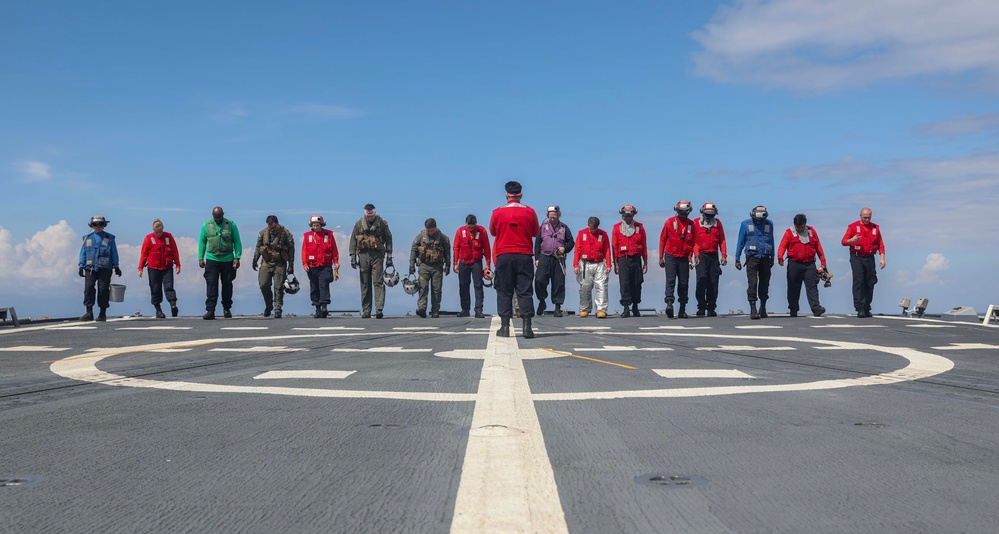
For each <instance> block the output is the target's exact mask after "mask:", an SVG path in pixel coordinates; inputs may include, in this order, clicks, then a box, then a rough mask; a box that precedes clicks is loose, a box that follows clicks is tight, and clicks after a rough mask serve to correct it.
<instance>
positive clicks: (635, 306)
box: [631, 304, 642, 317]
mask: <svg viewBox="0 0 999 534" xmlns="http://www.w3.org/2000/svg"><path fill="white" fill-rule="evenodd" d="M631 314H632V315H634V316H635V317H641V316H642V314H641V313H639V311H638V304H632V306H631Z"/></svg>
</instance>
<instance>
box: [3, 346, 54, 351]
mask: <svg viewBox="0 0 999 534" xmlns="http://www.w3.org/2000/svg"><path fill="white" fill-rule="evenodd" d="M64 350H69V347H66V348H60V347H51V346H49V345H20V346H17V347H0V352H61V351H64Z"/></svg>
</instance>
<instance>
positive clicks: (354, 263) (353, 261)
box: [350, 256, 357, 269]
mask: <svg viewBox="0 0 999 534" xmlns="http://www.w3.org/2000/svg"><path fill="white" fill-rule="evenodd" d="M350 268H351V269H357V258H355V257H354V256H351V257H350Z"/></svg>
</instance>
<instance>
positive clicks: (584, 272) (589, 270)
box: [576, 261, 609, 312]
mask: <svg viewBox="0 0 999 534" xmlns="http://www.w3.org/2000/svg"><path fill="white" fill-rule="evenodd" d="M608 275H609V273H608V272H607V264H605V263H604V262H600V263H594V262H589V261H581V262H579V274H577V275H576V281H577V282H579V311H585V312H591V311H594V310H593V306H592V304H593V303H592V302H591V301H590V297H591V292H594V291H595V293H596V295H593V300H595V301H596V308H597V309H596V311H602V312H606V311H607V278H608Z"/></svg>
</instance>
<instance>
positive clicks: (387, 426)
mask: <svg viewBox="0 0 999 534" xmlns="http://www.w3.org/2000/svg"><path fill="white" fill-rule="evenodd" d="M360 428H366V429H368V430H406V429H408V428H409V425H401V424H397V423H372V424H369V425H360Z"/></svg>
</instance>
